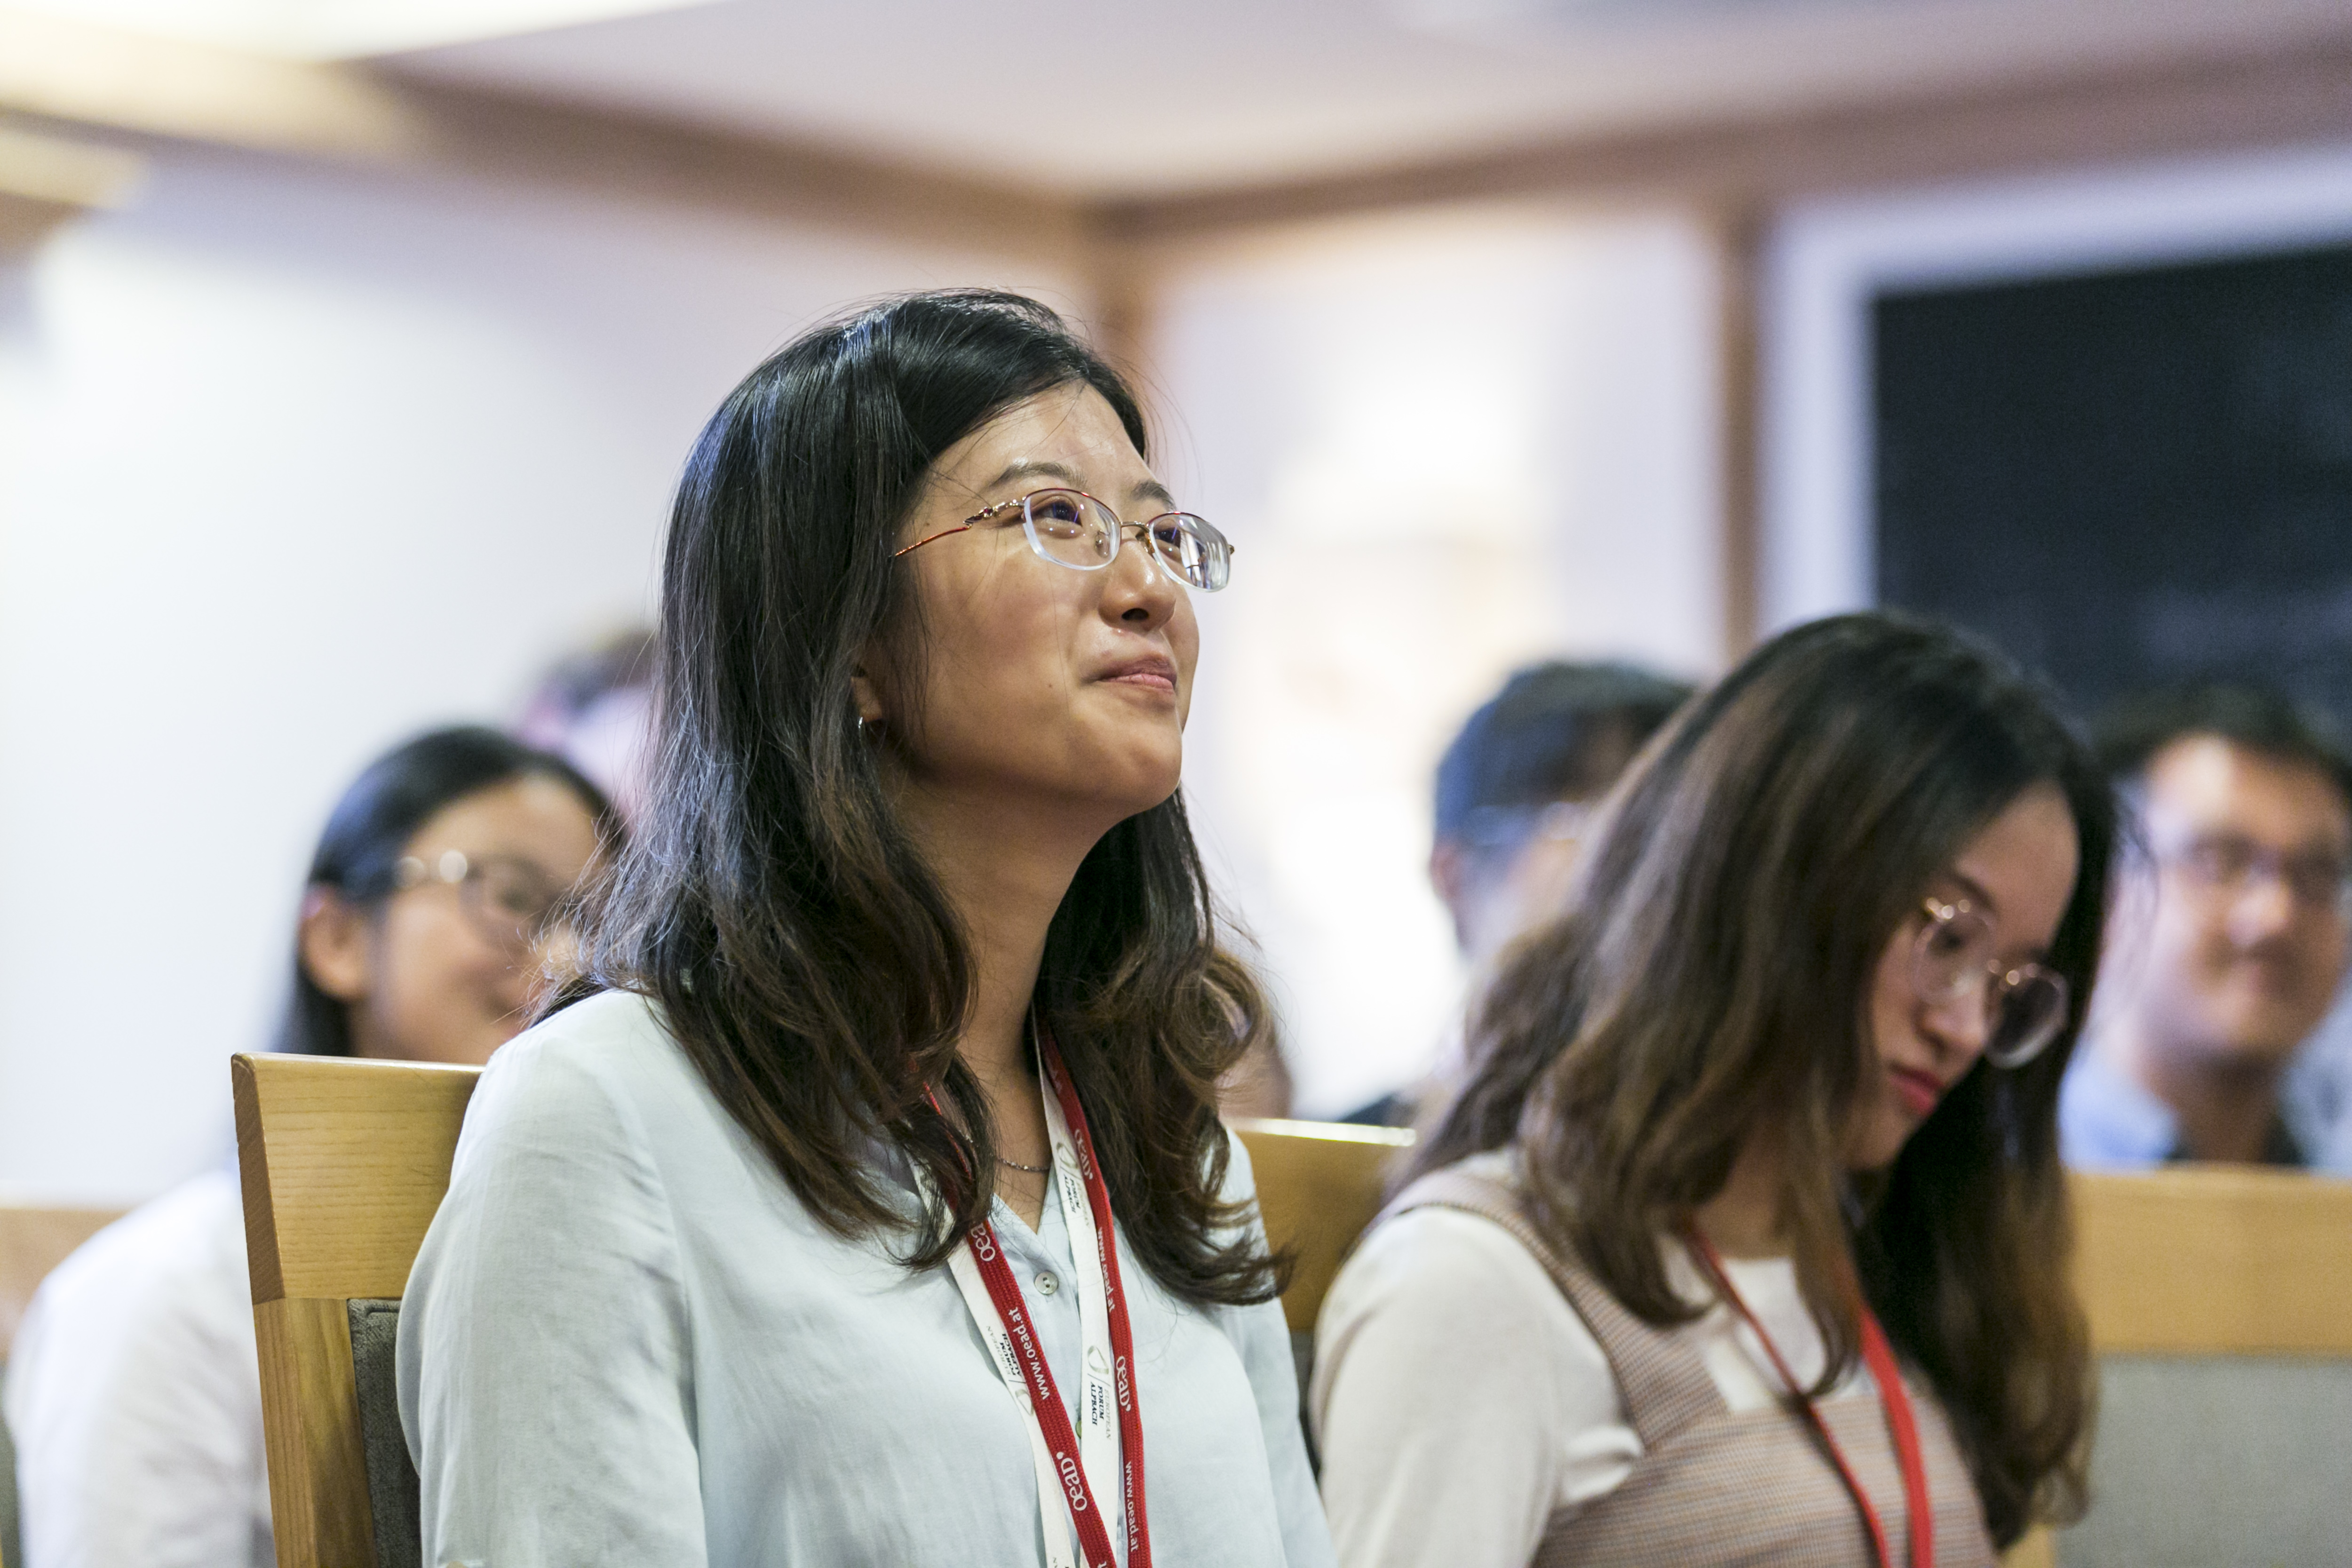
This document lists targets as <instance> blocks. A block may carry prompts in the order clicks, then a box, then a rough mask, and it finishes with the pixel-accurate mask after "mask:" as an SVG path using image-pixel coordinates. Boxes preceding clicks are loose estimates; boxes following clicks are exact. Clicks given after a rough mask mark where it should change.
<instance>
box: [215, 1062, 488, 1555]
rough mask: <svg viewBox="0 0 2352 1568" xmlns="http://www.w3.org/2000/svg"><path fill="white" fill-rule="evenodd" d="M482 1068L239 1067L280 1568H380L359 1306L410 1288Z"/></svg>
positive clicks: (233, 1067) (241, 1137) (241, 1155)
mask: <svg viewBox="0 0 2352 1568" xmlns="http://www.w3.org/2000/svg"><path fill="white" fill-rule="evenodd" d="M478 1071H479V1069H478V1068H453V1067H430V1066H425V1065H421V1064H410V1063H404V1062H373V1061H352V1060H343V1059H339V1058H320V1057H288V1056H240V1057H237V1058H234V1059H233V1060H232V1062H231V1064H230V1078H231V1082H232V1085H233V1087H234V1090H235V1096H236V1145H237V1162H238V1165H239V1167H240V1171H241V1173H242V1175H243V1178H244V1186H245V1233H246V1249H247V1257H248V1259H249V1261H250V1263H251V1266H252V1272H253V1320H254V1328H255V1331H256V1335H257V1338H258V1340H259V1342H260V1351H261V1415H262V1429H263V1435H264V1437H265V1440H266V1442H267V1445H268V1457H269V1506H270V1510H271V1513H272V1515H273V1516H274V1520H275V1528H276V1531H277V1537H278V1568H378V1563H377V1552H376V1521H375V1515H374V1511H373V1509H372V1507H371V1504H370V1498H369V1491H368V1468H367V1456H366V1450H365V1446H364V1441H363V1437H362V1430H361V1418H360V1395H359V1389H358V1384H357V1377H356V1373H355V1370H354V1363H353V1358H352V1319H351V1303H352V1302H353V1301H355V1300H357V1301H368V1300H387V1299H390V1300H396V1299H398V1297H399V1296H400V1295H401V1293H402V1292H403V1291H404V1290H405V1289H407V1286H408V1271H409V1268H410V1267H411V1265H413V1264H414V1263H415V1261H416V1249H417V1247H419V1246H420V1245H421V1244H422V1243H423V1242H424V1240H425V1227H426V1226H429V1225H431V1224H432V1222H433V1215H434V1213H435V1211H436V1210H437V1209H438V1208H439V1207H440V1206H441V1198H442V1194H444V1193H446V1191H447V1190H448V1186H449V1164H450V1161H451V1160H452V1158H453V1157H454V1156H455V1154H456V1152H457V1132H458V1129H459V1128H460V1127H461V1126H462V1125H463V1123H464V1121H465V1116H466V1103H467V1100H468V1099H470V1098H471V1097H472V1094H473V1092H474V1081H475V1079H476V1078H477V1076H478ZM383 1568H391V1565H390V1564H388V1563H387V1564H383Z"/></svg>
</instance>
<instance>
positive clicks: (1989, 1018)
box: [1913, 909, 2067, 1068]
mask: <svg viewBox="0 0 2352 1568" xmlns="http://www.w3.org/2000/svg"><path fill="white" fill-rule="evenodd" d="M1913 979H1914V983H1915V984H1916V987H1917V989H1918V991H1919V994H1920V995H1921V997H1922V998H1923V999H1925V1000H1926V1001H1927V1002H1929V1003H1930V1004H1933V1005H1948V1004H1951V1003H1956V1002H1959V1001H1962V1000H1964V999H1966V998H1968V997H1969V995H1970V994H1975V995H1977V996H1979V997H1981V998H1982V1002H1983V1006H1984V1009H1985V1028H1986V1032H1985V1047H1984V1050H1985V1057H1986V1058H1987V1059H1988V1060H1990V1062H1991V1063H1992V1064H1993V1065H1994V1066H1995V1067H2003V1068H2010V1067H2022V1066H2023V1065H2024V1064H2025V1063H2027V1062H2029V1061H2031V1060H2032V1059H2033V1058H2034V1057H2036V1056H2038V1055H2040V1054H2041V1052H2042V1049H2043V1048H2044V1047H2047V1046H2048V1045H2049V1044H2050V1042H2051V1041H2053V1040H2054V1039H2056V1038H2057V1037H2058V1033H2059V1031H2060V1030H2061V1029H2062V1028H2063V1027H2064V1026H2065V1022H2066V1001H2067V994H2066V983H2065V981H2063V979H2061V978H2060V977H2059V976H2057V975H2055V974H2053V973H2051V972H2050V971H2048V970H2046V969H2044V968H2042V966H2041V965H2040V964H2023V965H2020V966H2017V967H2014V968H2010V967H2005V966H2003V965H2002V964H2001V963H2000V961H1999V959H1998V958H1997V956H1996V954H1995V952H1994V936H1993V930H1992V926H1991V923H1990V921H1986V920H1985V918H1984V917H1983V916H1982V915H1979V914H1978V913H1977V912H1975V911H1974V910H1966V909H1954V910H1952V911H1951V912H1950V913H1949V914H1948V915H1938V916H1937V917H1935V918H1933V919H1931V920H1930V921H1929V922H1928V925H1927V929H1926V930H1924V931H1921V932H1920V933H1919V945H1918V948H1917V950H1916V956H1915V959H1914V964H1913Z"/></svg>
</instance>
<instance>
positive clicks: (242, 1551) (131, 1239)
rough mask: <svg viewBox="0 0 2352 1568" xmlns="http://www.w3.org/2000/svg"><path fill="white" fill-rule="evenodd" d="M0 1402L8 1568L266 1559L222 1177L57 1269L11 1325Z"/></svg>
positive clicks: (241, 1258) (250, 1389) (247, 1360)
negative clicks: (7, 1466) (11, 1458)
mask: <svg viewBox="0 0 2352 1568" xmlns="http://www.w3.org/2000/svg"><path fill="white" fill-rule="evenodd" d="M5 1401H6V1408H7V1416H8V1426H9V1430H10V1432H11V1433H12V1434H13V1435H14V1436H15V1438H16V1482H17V1487H18V1490H19V1507H20V1510H21V1511H22V1514H23V1520H24V1548H25V1565H24V1568H247V1565H248V1564H249V1565H250V1568H272V1565H273V1564H275V1563H276V1562H277V1553H276V1551H275V1549H274V1548H273V1546H272V1543H271V1540H270V1533H269V1481H268V1469H267V1468H266V1464H265V1461H264V1459H263V1457H262V1443H261V1373H260V1365H259V1361H258V1359H257V1355H256V1352H255V1350H254V1341H253V1287H252V1284H251V1281H250V1278H249V1276H248V1275H247V1272H246V1264H245V1205H244V1200H243V1197H242V1195H241V1194H240V1193H239V1192H238V1190H237V1179H236V1174H235V1173H233V1172H230V1171H226V1170H223V1171H215V1172H211V1173H207V1174H205V1175H202V1176H198V1177H196V1178H195V1179H194V1181H191V1182H187V1183H185V1184H182V1185H180V1186H178V1187H175V1188H173V1190H172V1191H170V1192H168V1193H166V1194H163V1196H162V1197H160V1198H157V1199H156V1200H155V1201H154V1202H152V1203H151V1204H148V1205H145V1206H143V1207H142V1208H140V1209H137V1210H135V1211H133V1212H132V1213H131V1214H129V1215H124V1216H123V1217H122V1218H121V1219H119V1220H117V1221H115V1222H114V1223H113V1224H112V1225H110V1226H107V1227H106V1228H105V1229H104V1230H101V1231H100V1232H99V1233H98V1234H97V1235H96V1236H94V1237H90V1238H89V1241H87V1242H85V1243H84V1244H83V1245H82V1247H80V1249H79V1250H78V1251H76V1252H75V1253H74V1255H73V1256H72V1257H70V1258H67V1259H66V1260H65V1261H64V1262H63V1263H61V1264H59V1265H58V1267H57V1268H56V1269H55V1270H54V1271H52V1272H51V1273H50V1275H49V1277H48V1278H47V1279H45V1280H43V1281H42V1283H41V1288H40V1289H39V1290H38V1291H37V1292H36V1293H35V1295H34V1297H33V1303H32V1306H31V1308H30V1310H27V1311H26V1314H25V1321H24V1325H23V1327H22V1328H20V1329H19V1330H18V1331H17V1334H16V1345H15V1346H14V1348H13V1349H12V1350H11V1351H10V1352H9V1357H8V1377H7V1390H6V1394H5ZM11 1568H14V1565H13V1564H12V1565H11Z"/></svg>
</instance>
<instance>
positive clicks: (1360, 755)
mask: <svg viewBox="0 0 2352 1568" xmlns="http://www.w3.org/2000/svg"><path fill="white" fill-rule="evenodd" d="M1715 288H1716V279H1715V275H1714V272H1713V270H1712V264H1711V261H1710V259H1709V254H1708V252H1707V250H1706V246H1705V243H1704V241H1703V238H1702V237H1701V236H1699V235H1698V234H1697V233H1696V232H1694V231H1693V230H1691V229H1689V228H1687V227H1685V226H1681V225H1679V224H1677V223H1675V222H1674V221H1672V220H1669V219H1666V218H1662V217H1656V216H1639V215H1634V216H1622V215H1621V216H1594V215H1578V214H1574V213H1567V212H1560V211H1553V210H1542V209H1528V208H1521V209H1517V210H1492V209H1489V210H1457V211H1448V212H1440V213H1432V214H1428V215H1424V216H1418V217H1415V218H1412V219H1409V220H1406V219H1392V220H1387V221H1382V222H1365V223H1349V224H1340V225H1332V226H1323V227H1318V228H1316V229H1314V230H1311V231H1307V232H1302V233H1298V234H1294V235H1289V236H1286V237H1282V238H1279V239H1276V240H1269V241H1265V242H1261V243H1257V244H1254V245H1251V246H1248V247H1244V248H1241V249H1237V250H1235V251H1234V252H1232V253H1229V254H1226V255H1223V256H1220V257H1215V258H1208V259H1206V260H1203V261H1201V262H1198V263H1196V264H1195V265H1193V266H1192V267H1190V268H1188V269H1187V270H1186V271H1185V273H1184V274H1183V275H1182V277H1181V280H1180V282H1179V284H1178V286H1177V288H1176V289H1175V291H1174V293H1173V295H1172V297H1171V299H1170V300H1168V310H1167V313H1166V314H1165V316H1164V317H1163V318H1162V321H1161V326H1160V335H1159V339H1158V341H1157V343H1156V345H1155V363H1156V368H1157V370H1158V373H1159V377H1160V383H1161V384H1160V389H1159V391H1160V404H1161V405H1162V406H1163V407H1166V408H1168V409H1171V410H1172V416H1171V417H1170V418H1169V419H1168V420H1167V422H1166V423H1167V431H1166V435H1167V437H1169V439H1168V440H1167V442H1166V446H1167V452H1166V454H1165V456H1164V458H1163V461H1162V464H1161V467H1162V468H1163V471H1166V472H1168V473H1170V474H1171V478H1172V479H1174V480H1175V482H1176V489H1177V493H1178V495H1179V496H1180V497H1181V498H1183V499H1184V500H1185V503H1186V504H1187V505H1189V506H1192V508H1193V509H1194V510H1198V511H1200V512H1202V514H1203V515H1204V516H1206V517H1208V518H1209V519H1210V520H1211V521H1213V522H1215V523H1216V524H1217V525H1218V526H1219V527H1221V528H1223V529H1224V530H1225V531H1227V532H1228V533H1229V534H1231V535H1232V536H1233V538H1234V541H1235V542H1236V544H1237V547H1238V548H1237V552H1236V554H1235V556H1234V585H1233V586H1232V587H1231V588H1230V589H1228V590H1227V591H1226V592H1225V593H1223V594H1221V595H1217V596H1215V597H1214V598H1203V600H1202V605H1201V619H1202V666H1201V668H1202V673H1201V677H1200V684H1199V688H1198V694H1197V698H1196V700H1195V703H1194V707H1193V715H1192V731H1191V733H1190V735H1189V736H1188V750H1187V756H1186V768H1185V774H1186V784H1187V787H1188V790H1189V791H1190V795H1191V798H1192V803H1193V806H1194V816H1195V820H1196V822H1197V823H1198V824H1199V826H1200V828H1201V831H1202V837H1203V839H1204V842H1205V843H1206V846H1207V847H1208V849H1209V851H1210V855H1211V859H1212V864H1213V869H1214V870H1215V872H1216V874H1217V879H1218V885H1219V888H1220V890H1221V891H1222V892H1223V894H1224V895H1225V896H1226V898H1227V899H1228V900H1230V901H1231V902H1232V903H1233V904H1234V906H1235V907H1236V909H1237V910H1238V912H1239V914H1240V915H1241V917H1242V919H1243V920H1244V922H1245V923H1246V925H1247V926H1248V927H1249V928H1250V930H1251V931H1253V932H1254V933H1255V936H1256V937H1257V938H1258V940H1259V942H1261V944H1262V946H1263V949H1264V954H1265V967H1266V969H1267V972H1268V973H1269V974H1270V975H1271V976H1272V978H1273V979H1274V980H1275V982H1276V990H1277V993H1278V999H1279V1000H1280V1002H1281V1004H1282V1005H1283V1008H1284V1012H1285V1015H1286V1023H1287V1026H1288V1042H1287V1043H1288V1048H1289V1051H1290V1054H1291V1058H1292V1066H1293V1070H1294V1072H1295V1074H1296V1076H1297V1086H1298V1097H1299V1108H1300V1110H1301V1113H1302V1114H1308V1115H1327V1114H1335V1113H1338V1112H1340V1111H1343V1110H1348V1109H1350V1108H1352V1107H1353V1106H1356V1105H1358V1104H1360V1103H1362V1102H1363V1101H1365V1100H1369V1099H1370V1098H1372V1097H1374V1096H1375V1095H1378V1094H1379V1093H1381V1092H1382V1091H1384V1090H1386V1089H1391V1088H1393V1087H1395V1086H1397V1085H1398V1084H1400V1083H1402V1082H1404V1081H1406V1080H1408V1079H1412V1078H1413V1077H1414V1076H1416V1075H1417V1074H1418V1073H1419V1072H1421V1071H1422V1070H1423V1068H1425V1067H1426V1066H1427V1065H1428V1063H1429V1060H1430V1058H1431V1056H1432V1054H1433V1051H1434V1050H1435V1049H1436V1047H1437V1045H1438V1043H1439V1041H1440V1039H1441V1037H1443V1036H1444V1033H1445V1031H1446V1029H1447V1027H1448V1026H1449V1024H1450V1022H1451V1019H1452V1016H1453V1015H1454V1012H1455V1010H1456V1008H1457V1006H1458V1004H1459V1001H1460V998H1461V994H1462V984H1463V976H1462V974H1461V973H1460V971H1459V967H1458V964H1457V963H1456V960H1455V958H1454V944H1453V938H1452V933H1451V931H1450V928H1449V927H1448V925H1447V924H1446V921H1445V920H1444V913H1443V910H1442V908H1441V906H1440V905H1439V904H1438V902H1437V900H1436V899H1435V898H1434V896H1433V894H1432V893H1431V891H1430V889H1429V886H1428V881H1427V877H1426V869H1425V868H1426V864H1427V859H1428V855H1429V847H1430V811H1431V794H1432V778H1433V772H1434V769H1435V765H1436V762H1437V758H1438V754H1439V753H1440V752H1441V751H1443V749H1444V745H1445V743H1446V742H1447V741H1448V740H1450V739H1451V738H1452V736H1453V734H1454V731H1455V729H1456V728H1457V727H1458V726H1459V725H1460V723H1461V721H1462V720H1463V719H1464V718H1465V716H1466V715H1467V714H1468V712H1469V710H1471V709H1472V708H1473V707H1475V705H1476V704H1477V703H1479V702H1480V701H1482V700H1485V699H1486V697H1487V696H1488V695H1489V694H1491V692H1492V691H1493V689H1495V688H1496V686H1497V685H1498V684H1499V683H1500V682H1501V680H1502V678H1503V677H1504V676H1505V675H1506V674H1507V672H1508V671H1509V670H1511V669H1512V668H1515V667H1517V666H1518V665H1520V664H1523V663H1525V662H1528V661H1529V660H1531V659H1534V658H1542V657H1546V656H1550V655H1558V654H1566V655H1570V656H1581V657H1590V656H1617V657H1629V658H1639V659H1644V660H1648V661H1652V662H1654V663H1656V664H1658V665H1661V666H1664V668H1668V669H1670V670H1675V671H1678V672H1682V673H1686V674H1695V675H1696V674H1704V673H1707V672H1710V671H1712V670H1713V669H1714V668H1717V662H1718V660H1719V658H1720V657H1721V635H1722V615H1721V609H1720V605H1721V589H1720V566H1719V559H1718V549H1717V544H1718V537H1717V516H1718V509H1717V492H1718V463H1717V449H1716V440H1715V433H1714V432H1715V409H1716V406H1717V399H1716V393H1715V389H1716V384H1717V383H1716V379H1715V376H1716V363H1715V356H1716V350H1717V345H1716V343H1715V341H1714V337H1713V331H1714V322H1715V321H1716V320H1717V314H1716V307H1715V298H1716V296H1715Z"/></svg>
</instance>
